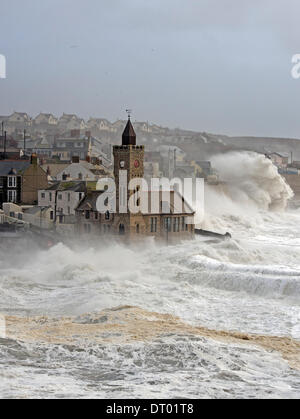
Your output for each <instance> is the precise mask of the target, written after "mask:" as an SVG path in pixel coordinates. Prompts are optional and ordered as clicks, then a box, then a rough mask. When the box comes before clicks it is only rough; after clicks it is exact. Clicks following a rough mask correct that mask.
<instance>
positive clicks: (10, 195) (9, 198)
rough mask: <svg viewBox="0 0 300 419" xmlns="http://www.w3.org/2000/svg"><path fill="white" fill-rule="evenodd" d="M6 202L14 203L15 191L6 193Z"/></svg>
mask: <svg viewBox="0 0 300 419" xmlns="http://www.w3.org/2000/svg"><path fill="white" fill-rule="evenodd" d="M7 201H8V202H16V201H17V191H15V190H12V191H7Z"/></svg>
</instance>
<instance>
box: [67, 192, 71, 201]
mask: <svg viewBox="0 0 300 419" xmlns="http://www.w3.org/2000/svg"><path fill="white" fill-rule="evenodd" d="M70 201H71V194H70V192H68V202H70Z"/></svg>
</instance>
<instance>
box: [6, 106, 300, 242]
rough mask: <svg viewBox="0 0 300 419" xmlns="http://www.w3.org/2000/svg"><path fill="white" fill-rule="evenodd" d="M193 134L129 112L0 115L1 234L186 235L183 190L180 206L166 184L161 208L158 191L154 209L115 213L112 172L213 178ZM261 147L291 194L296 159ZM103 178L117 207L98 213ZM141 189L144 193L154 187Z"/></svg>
mask: <svg viewBox="0 0 300 419" xmlns="http://www.w3.org/2000/svg"><path fill="white" fill-rule="evenodd" d="M198 136H200V137H201V138H200V137H197V135H196V133H193V132H189V131H183V130H179V129H176V130H170V129H168V128H163V127H160V126H157V125H153V124H149V123H148V122H134V123H131V120H130V118H129V119H128V121H123V120H118V121H116V122H115V123H110V122H109V121H108V120H106V119H96V118H90V119H89V120H88V121H87V122H86V121H84V120H83V119H81V118H78V117H77V116H76V115H67V114H63V115H62V116H61V117H60V118H59V119H57V118H56V117H54V116H53V115H51V114H43V113H41V114H39V115H38V116H37V117H36V118H35V119H32V118H30V117H29V116H28V115H27V114H26V113H17V112H14V113H13V114H12V115H11V116H0V231H1V232H2V234H3V237H6V236H5V234H6V235H7V237H9V234H11V233H12V231H13V232H14V234H17V233H18V232H20V231H27V232H28V231H29V232H31V233H32V234H36V235H38V236H39V237H43V236H44V237H45V239H46V240H49V238H51V237H52V236H53V237H54V235H55V236H57V235H58V236H60V237H63V236H65V237H74V236H76V235H77V236H78V235H80V236H82V235H87V236H90V237H94V236H99V235H107V234H112V235H118V236H124V237H125V238H137V237H144V236H154V237H156V238H157V239H162V240H167V241H170V242H172V241H173V240H174V241H176V240H178V239H188V238H192V237H193V236H194V225H193V223H191V222H190V221H189V222H187V219H189V220H191V219H192V218H191V217H193V215H194V211H193V209H192V208H191V207H190V206H189V204H188V203H187V202H184V199H183V197H181V199H182V201H183V202H184V205H183V210H182V211H181V212H180V211H178V210H177V208H176V202H177V199H176V198H178V196H176V195H178V192H176V191H174V190H171V191H170V202H169V208H168V210H165V208H164V201H163V196H162V194H161V193H160V192H158V197H157V199H158V202H159V207H158V209H157V211H156V213H153V211H152V212H151V213H149V214H144V213H141V212H138V213H135V214H133V213H121V212H120V211H119V210H118V208H119V205H118V204H119V200H120V199H121V198H120V197H119V192H118V191H119V182H120V179H119V173H120V170H127V173H128V177H127V182H129V181H130V180H131V179H134V178H145V179H151V178H163V177H166V178H169V179H171V178H174V177H178V178H181V179H183V178H196V177H198V178H199V177H201V178H203V179H204V181H205V182H206V183H207V184H210V185H218V184H220V183H222V179H219V176H218V173H217V172H216V171H215V170H214V168H213V167H212V165H211V162H210V161H209V160H206V159H203V160H201V159H197V158H196V156H197V154H196V153H195V152H194V151H193V146H195V144H196V143H197V141H200V140H201V141H202V142H203V144H205V143H207V138H206V137H205V134H204V133H203V134H201V135H200V134H198ZM221 145H222V144H221ZM212 146H214V144H212ZM225 151H226V150H225ZM266 154H268V157H269V158H270V159H272V161H273V163H274V164H275V165H276V166H277V167H278V170H279V172H280V173H281V174H282V175H283V176H284V177H285V178H286V180H287V182H288V183H289V184H290V185H291V187H292V189H293V190H294V192H295V195H296V197H298V198H299V195H300V182H299V179H300V176H299V174H300V162H299V161H293V159H292V158H291V161H290V156H289V155H282V154H281V153H279V152H277V151H273V152H272V151H270V152H269V153H266ZM198 155H199V153H198ZM193 157H194V158H193ZM104 178H105V179H107V178H112V179H114V180H115V184H116V190H117V196H116V201H117V211H110V210H109V209H108V210H107V211H105V212H103V211H101V212H99V210H98V207H97V205H96V204H97V200H98V198H99V196H100V195H101V194H102V193H103V191H104V190H98V189H99V188H98V186H97V184H98V181H99V180H101V179H104ZM148 193H149V196H150V200H151V196H152V195H153V194H155V191H151V190H150V191H149V192H148ZM127 198H128V199H129V198H130V194H129V195H128V197H127ZM54 233H55V234H54Z"/></svg>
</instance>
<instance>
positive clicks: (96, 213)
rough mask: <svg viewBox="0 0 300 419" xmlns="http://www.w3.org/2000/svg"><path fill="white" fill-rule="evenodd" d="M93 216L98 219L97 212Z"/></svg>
mask: <svg viewBox="0 0 300 419" xmlns="http://www.w3.org/2000/svg"><path fill="white" fill-rule="evenodd" d="M94 218H95V220H98V212H95V215H94Z"/></svg>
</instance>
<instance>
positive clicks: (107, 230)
mask: <svg viewBox="0 0 300 419" xmlns="http://www.w3.org/2000/svg"><path fill="white" fill-rule="evenodd" d="M113 154H114V178H115V185H116V212H113V211H111V210H108V211H106V212H105V213H102V212H101V213H100V212H99V210H98V207H97V199H98V198H99V197H100V196H101V194H102V193H103V192H104V191H103V190H101V191H97V190H95V191H91V192H89V193H87V195H86V197H85V198H84V199H83V200H82V201H81V202H80V203H79V205H78V207H77V209H76V216H77V231H78V234H86V235H94V236H95V237H99V236H100V237H101V236H105V235H108V234H110V235H114V236H124V237H123V238H124V239H125V241H128V242H130V241H131V240H132V241H135V240H138V239H139V238H141V239H142V238H143V237H145V236H150V237H153V238H154V239H156V240H161V241H163V242H166V243H172V242H177V241H178V240H181V239H184V240H186V239H191V238H193V237H194V224H193V222H192V223H191V222H187V220H188V219H191V218H192V220H193V218H194V210H193V209H192V208H191V207H190V206H189V205H188V204H187V203H186V202H185V200H184V198H183V197H182V196H181V195H180V194H179V193H178V192H176V191H174V190H170V191H169V192H170V197H169V201H168V202H167V201H166V198H165V197H164V196H163V194H162V191H161V190H159V191H152V190H151V189H150V190H149V188H148V191H142V190H139V188H140V187H141V185H139V186H136V188H135V190H131V191H130V190H129V189H128V185H129V182H130V181H131V180H133V179H143V178H144V146H143V145H137V144H136V134H135V132H134V129H133V126H132V123H131V121H130V117H129V118H128V121H127V124H126V127H125V130H124V132H123V135H122V145H116V146H114V148H113ZM136 192H139V193H137V194H135V193H136ZM145 193H146V194H148V211H144V212H137V213H134V212H130V211H129V200H130V201H131V202H132V200H133V199H136V202H134V204H135V206H136V208H137V209H138V208H139V207H140V205H142V201H141V200H140V197H141V196H142V197H144V195H143V194H145ZM133 194H135V196H134V197H132V195H133ZM152 198H156V202H157V206H156V207H154V208H152V207H151V210H152V209H153V211H150V207H149V202H151V205H152ZM175 198H177V199H175ZM178 198H179V201H178ZM138 201H141V202H138ZM178 202H180V204H184V205H179V204H178ZM166 204H167V207H168V210H166Z"/></svg>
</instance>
